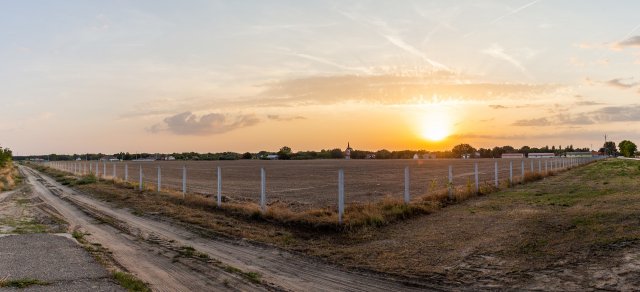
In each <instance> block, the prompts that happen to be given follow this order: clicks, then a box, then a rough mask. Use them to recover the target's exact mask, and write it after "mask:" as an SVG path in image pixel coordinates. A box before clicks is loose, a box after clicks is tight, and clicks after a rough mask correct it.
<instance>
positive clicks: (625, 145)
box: [618, 140, 638, 157]
mask: <svg viewBox="0 0 640 292" xmlns="http://www.w3.org/2000/svg"><path fill="white" fill-rule="evenodd" d="M618 149H620V154H622V155H623V156H624V157H632V156H634V155H635V153H636V151H637V150H638V147H637V146H636V144H635V143H633V142H631V141H629V140H622V141H621V142H620V143H619V144H618Z"/></svg>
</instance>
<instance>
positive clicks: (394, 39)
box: [336, 9, 451, 71]
mask: <svg viewBox="0 0 640 292" xmlns="http://www.w3.org/2000/svg"><path fill="white" fill-rule="evenodd" d="M336 10H337V11H338V13H340V14H342V15H343V16H345V17H347V18H348V19H350V20H351V21H354V22H357V23H358V24H360V25H363V26H366V27H369V28H370V27H371V26H374V27H376V26H377V27H379V28H381V29H382V30H383V31H384V32H380V31H378V30H373V31H374V32H375V33H376V34H378V35H380V36H381V37H383V38H384V39H386V40H387V41H388V42H389V43H390V44H392V45H394V46H396V47H398V48H400V49H402V50H403V51H405V52H407V53H409V54H412V55H414V56H417V57H419V58H421V59H422V60H424V61H425V62H427V63H429V65H431V66H432V67H433V68H436V69H440V70H445V71H451V69H449V67H447V66H445V65H444V64H442V63H440V62H437V61H435V60H433V59H431V58H429V57H428V56H427V55H426V54H425V53H423V52H422V51H420V50H419V49H417V48H416V47H414V46H412V45H410V44H408V43H407V42H405V41H404V40H403V39H402V38H400V36H398V35H396V33H394V31H393V30H392V29H391V28H390V27H389V25H388V24H387V23H386V22H384V21H382V20H364V21H363V20H362V19H360V17H358V16H356V15H354V14H352V13H349V12H346V11H342V10H339V9H336Z"/></svg>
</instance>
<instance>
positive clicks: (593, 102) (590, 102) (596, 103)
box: [575, 100, 604, 106]
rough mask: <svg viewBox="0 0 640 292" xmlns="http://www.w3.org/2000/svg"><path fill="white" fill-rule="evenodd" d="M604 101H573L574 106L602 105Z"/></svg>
mask: <svg viewBox="0 0 640 292" xmlns="http://www.w3.org/2000/svg"><path fill="white" fill-rule="evenodd" d="M603 104H604V103H601V102H595V101H591V100H583V101H578V102H576V103H575V105H576V106H591V105H603Z"/></svg>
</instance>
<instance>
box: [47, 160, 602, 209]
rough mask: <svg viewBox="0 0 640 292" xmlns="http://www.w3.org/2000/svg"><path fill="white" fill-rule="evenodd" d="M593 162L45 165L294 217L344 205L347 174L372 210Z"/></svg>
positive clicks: (354, 196)
mask: <svg viewBox="0 0 640 292" xmlns="http://www.w3.org/2000/svg"><path fill="white" fill-rule="evenodd" d="M596 159H599V158H597V157H576V158H531V159H528V158H525V159H437V160H308V161H264V160H240V161H126V162H122V161H114V162H111V161H67V162H48V163H47V164H48V165H49V166H51V167H54V168H57V169H60V170H64V171H68V172H70V173H73V174H76V175H86V174H90V173H91V174H94V175H96V176H98V177H99V178H103V179H117V180H120V181H126V182H130V183H133V184H136V186H138V187H144V188H150V189H154V190H160V191H162V190H172V191H178V192H183V193H184V194H185V195H187V194H200V195H203V196H205V197H212V198H213V200H214V201H215V200H216V199H215V198H216V197H217V196H218V190H220V195H221V196H223V197H224V198H225V201H228V200H230V201H243V202H255V203H257V204H270V203H274V202H279V203H285V204H287V205H288V206H289V207H290V208H291V209H293V210H307V209H313V208H324V207H336V206H337V205H338V204H339V198H338V195H339V183H340V181H339V175H338V173H339V171H340V170H342V171H343V173H344V176H343V183H344V185H343V189H344V196H345V198H343V199H344V201H345V202H346V203H347V204H350V203H373V202H377V201H379V200H381V199H383V198H385V197H395V198H404V199H405V201H411V200H412V199H415V198H416V197H422V196H428V195H430V194H437V193H441V192H443V191H447V190H451V189H453V190H455V189H457V188H461V187H463V188H468V189H469V188H470V189H471V190H475V191H477V190H478V189H479V188H480V187H482V186H491V187H501V186H504V185H505V184H506V185H509V184H511V183H517V182H521V181H523V180H524V178H525V176H526V175H531V174H540V175H547V174H548V173H550V172H557V171H560V170H564V169H567V168H570V167H575V166H578V165H581V164H585V163H588V162H591V161H594V160H596ZM218 172H220V173H218ZM263 175H264V181H263ZM218 178H220V179H218ZM262 198H265V199H262ZM407 198H408V200H407ZM265 201H266V202H265Z"/></svg>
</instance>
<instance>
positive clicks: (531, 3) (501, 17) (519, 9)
mask: <svg viewBox="0 0 640 292" xmlns="http://www.w3.org/2000/svg"><path fill="white" fill-rule="evenodd" d="M539 1H540V0H535V1H532V2H529V3H527V4H525V5H522V6H520V7H518V8H516V9H513V10H511V11H509V13H507V14H504V15H502V16H500V17H498V18H496V19H494V20H493V21H491V24H494V23H496V22H498V21H500V20H502V19H504V18H506V17H508V16H511V15H514V14H517V13H519V12H520V11H522V10H525V9H527V8H529V7H530V6H532V5H534V4H536V3H538V2H539Z"/></svg>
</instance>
